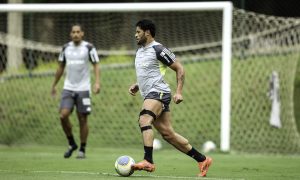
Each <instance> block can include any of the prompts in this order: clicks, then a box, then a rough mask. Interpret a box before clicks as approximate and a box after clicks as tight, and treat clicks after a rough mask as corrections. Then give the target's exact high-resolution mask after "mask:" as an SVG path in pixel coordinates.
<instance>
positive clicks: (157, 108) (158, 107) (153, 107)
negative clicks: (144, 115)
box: [142, 99, 162, 117]
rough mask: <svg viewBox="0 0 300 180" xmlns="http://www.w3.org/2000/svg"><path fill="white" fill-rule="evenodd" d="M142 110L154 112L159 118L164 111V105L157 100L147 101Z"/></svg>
mask: <svg viewBox="0 0 300 180" xmlns="http://www.w3.org/2000/svg"><path fill="white" fill-rule="evenodd" d="M142 109H146V110H149V111H152V112H153V113H154V114H155V115H156V116H157V117H158V116H159V115H160V113H161V111H162V103H161V102H160V101H158V100H156V99H145V100H144V103H143V107H142Z"/></svg>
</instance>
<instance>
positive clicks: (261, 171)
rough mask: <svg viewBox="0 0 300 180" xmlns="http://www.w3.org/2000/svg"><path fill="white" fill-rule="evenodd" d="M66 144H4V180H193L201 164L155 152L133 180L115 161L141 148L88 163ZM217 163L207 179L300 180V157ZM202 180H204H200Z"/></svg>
mask: <svg viewBox="0 0 300 180" xmlns="http://www.w3.org/2000/svg"><path fill="white" fill-rule="evenodd" d="M64 150H65V147H61V146H13V147H8V146H1V147H0V159H1V163H0V177H1V179H8V180H10V179H14V180H17V179H22V180H27V179H28V180H34V179H39V180H46V179H51V180H54V179H59V180H61V179H72V180H77V179H85V180H92V179H135V180H137V179H153V178H155V179H194V178H195V175H196V174H197V173H198V168H197V164H196V163H195V162H194V160H192V159H191V158H189V157H188V156H186V155H184V154H182V153H180V152H178V151H176V150H174V149H171V150H170V149H168V150H160V151H155V152H154V158H155V163H156V168H157V170H156V171H155V172H154V173H151V174H150V173H146V172H143V171H140V172H135V173H134V174H133V175H132V176H131V177H129V178H121V177H119V176H117V174H116V172H115V170H114V162H115V160H116V159H117V157H118V156H120V155H124V154H126V155H130V156H132V157H133V158H134V159H135V160H136V161H138V160H140V158H141V157H142V153H143V152H142V149H141V148H135V149H133V148H101V149H100V148H91V147H90V148H88V152H87V159H83V160H78V159H76V158H75V157H74V156H72V157H71V158H70V159H64V158H63V152H64ZM210 156H212V157H213V159H214V163H213V165H212V166H211V168H210V170H209V173H208V177H207V178H205V179H221V180H222V179H251V180H258V179H263V180H267V179H272V180H275V179H286V180H287V179H299V177H300V172H299V168H300V156H269V155H247V154H243V155H242V154H210ZM200 179H203V178H200Z"/></svg>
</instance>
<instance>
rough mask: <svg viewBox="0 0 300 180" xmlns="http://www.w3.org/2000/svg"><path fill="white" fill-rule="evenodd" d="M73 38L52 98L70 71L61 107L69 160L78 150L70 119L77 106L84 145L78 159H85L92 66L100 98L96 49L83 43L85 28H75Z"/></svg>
mask: <svg viewBox="0 0 300 180" xmlns="http://www.w3.org/2000/svg"><path fill="white" fill-rule="evenodd" d="M70 36H71V39H72V41H71V42H69V43H67V44H65V45H64V47H63V49H62V51H61V53H60V55H59V58H58V61H59V67H58V69H57V71H56V75H55V79H54V82H53V85H52V90H51V94H52V95H53V96H55V95H56V85H57V83H58V82H59V80H60V78H61V76H62V74H63V72H64V69H66V77H65V81H64V88H63V91H62V94H61V103H60V120H61V125H62V128H63V130H64V133H65V135H66V136H67V139H68V142H69V148H68V150H67V151H66V152H65V154H64V157H65V158H69V157H70V156H71V155H72V153H73V151H74V150H76V149H77V148H78V146H77V144H76V142H75V140H74V137H73V134H72V125H71V123H70V120H69V116H70V114H71V113H72V111H73V108H74V106H76V113H77V118H78V121H79V125H80V141H81V143H80V149H79V152H78V156H77V158H85V147H86V143H87V137H88V132H89V128H88V122H87V120H88V115H89V114H90V112H91V100H90V89H91V87H90V86H91V84H90V68H89V65H90V64H89V63H90V62H91V63H92V65H93V68H94V74H95V83H94V86H93V92H94V93H95V94H98V93H99V92H100V69H99V66H98V62H99V58H98V55H97V51H96V48H95V47H94V46H93V45H92V44H90V43H89V42H86V41H84V40H83V36H84V32H83V29H82V26H81V25H79V24H75V25H73V26H72V30H71V33H70Z"/></svg>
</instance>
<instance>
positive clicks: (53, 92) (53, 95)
mask: <svg viewBox="0 0 300 180" xmlns="http://www.w3.org/2000/svg"><path fill="white" fill-rule="evenodd" d="M51 96H52V97H53V98H54V97H55V96H56V88H55V87H52V89H51Z"/></svg>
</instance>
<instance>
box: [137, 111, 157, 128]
mask: <svg viewBox="0 0 300 180" xmlns="http://www.w3.org/2000/svg"><path fill="white" fill-rule="evenodd" d="M155 119H156V115H155V113H154V112H152V111H150V110H146V109H143V110H142V111H141V112H140V114H139V125H140V127H144V126H149V125H151V124H152V122H153V120H155Z"/></svg>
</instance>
